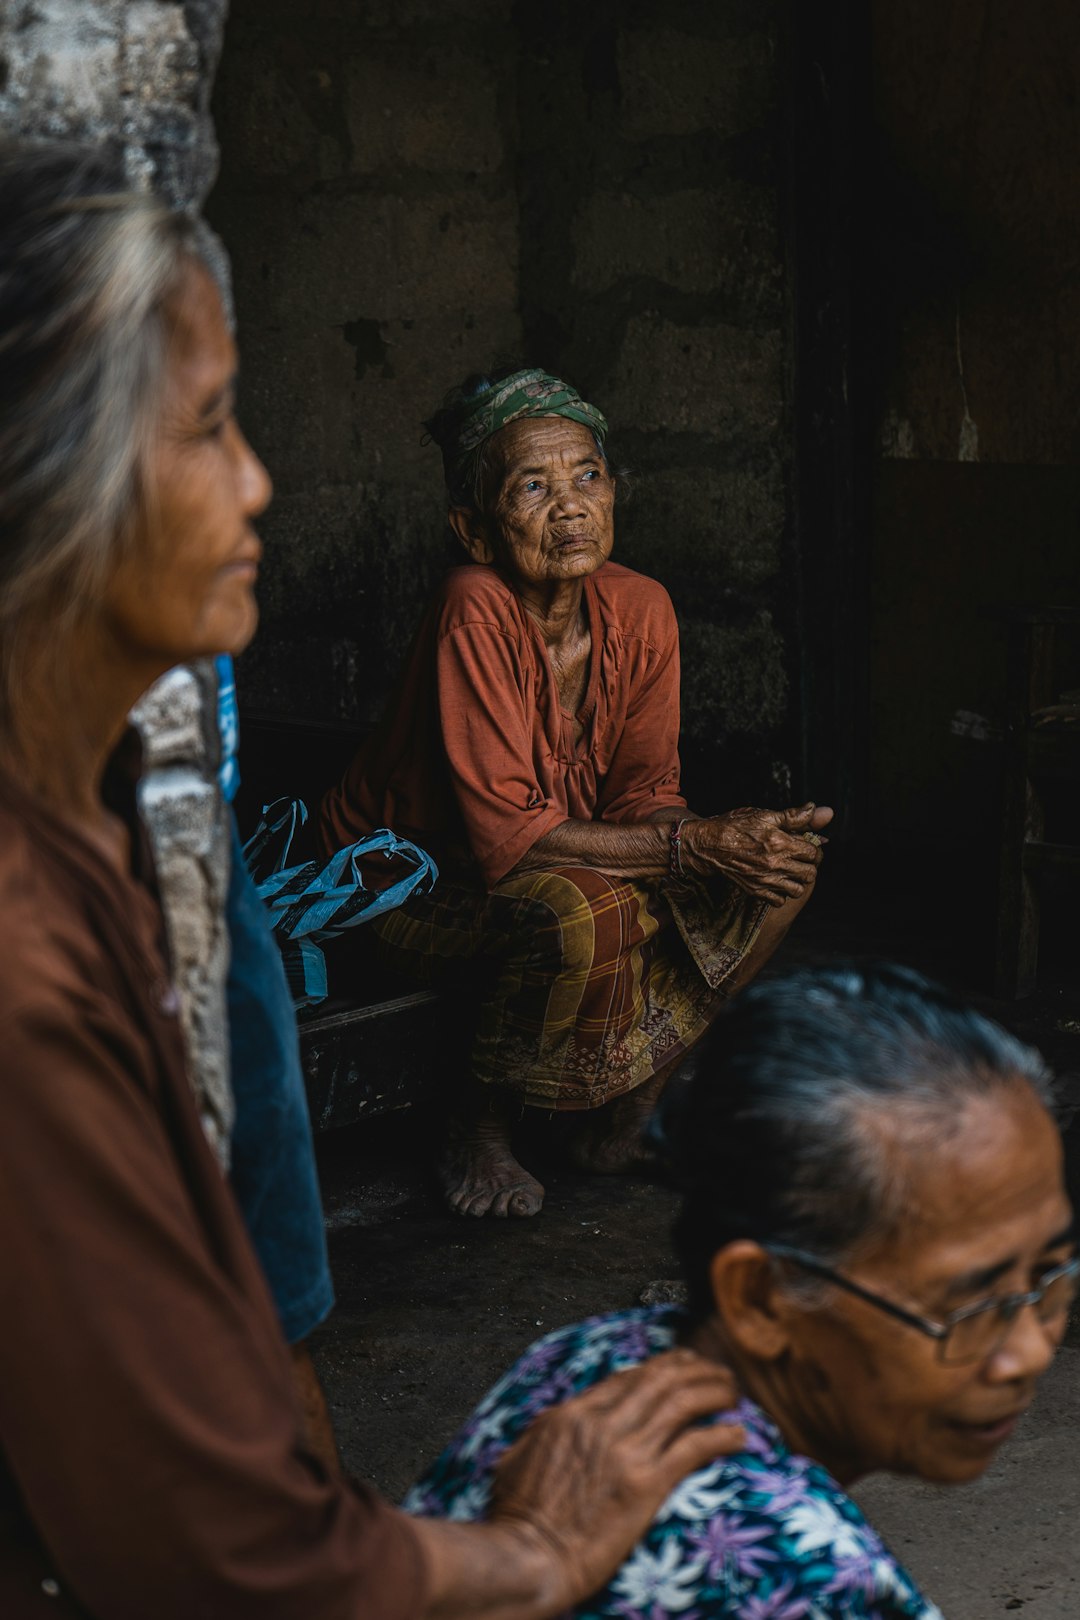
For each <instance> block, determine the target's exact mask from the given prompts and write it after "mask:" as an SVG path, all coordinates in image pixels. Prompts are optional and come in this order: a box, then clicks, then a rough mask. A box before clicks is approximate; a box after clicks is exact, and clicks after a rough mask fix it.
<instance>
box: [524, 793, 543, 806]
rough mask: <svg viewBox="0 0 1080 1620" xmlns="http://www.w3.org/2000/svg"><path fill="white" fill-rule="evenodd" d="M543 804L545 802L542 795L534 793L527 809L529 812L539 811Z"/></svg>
mask: <svg viewBox="0 0 1080 1620" xmlns="http://www.w3.org/2000/svg"><path fill="white" fill-rule="evenodd" d="M543 802H544V800H543V796H542V794H539V793H534V794H533V796H532V798H531V799H530V800H529V802H528V804H527V805H526V809H527V810H539V808H540V806H541V805H542V804H543Z"/></svg>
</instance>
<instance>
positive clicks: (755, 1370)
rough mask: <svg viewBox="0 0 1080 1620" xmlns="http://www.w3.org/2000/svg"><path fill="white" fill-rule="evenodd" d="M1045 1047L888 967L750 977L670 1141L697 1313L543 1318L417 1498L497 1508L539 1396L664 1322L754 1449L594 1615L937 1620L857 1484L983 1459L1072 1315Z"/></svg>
mask: <svg viewBox="0 0 1080 1620" xmlns="http://www.w3.org/2000/svg"><path fill="white" fill-rule="evenodd" d="M1046 1094H1047V1076H1046V1073H1045V1070H1044V1069H1043V1066H1042V1063H1041V1061H1040V1059H1039V1057H1038V1056H1037V1054H1036V1053H1034V1052H1032V1051H1031V1050H1029V1049H1027V1048H1025V1047H1023V1046H1021V1045H1020V1044H1019V1043H1018V1042H1017V1041H1015V1040H1013V1039H1012V1038H1011V1037H1010V1036H1008V1035H1006V1034H1005V1033H1004V1031H1003V1030H1001V1029H999V1028H997V1027H996V1026H995V1025H993V1024H991V1023H989V1022H988V1021H987V1020H986V1019H984V1018H982V1017H981V1016H980V1015H978V1014H977V1013H974V1012H971V1011H969V1010H968V1009H966V1008H964V1007H963V1006H961V1005H960V1004H959V1003H957V1002H956V1001H954V1000H953V999H952V997H950V996H948V995H947V994H946V993H945V992H944V991H941V990H937V989H935V988H934V987H932V986H930V985H927V984H926V983H925V982H924V981H923V980H921V979H919V978H918V977H917V976H916V975H915V974H913V973H910V972H907V971H905V970H904V969H900V968H889V967H879V968H874V969H870V970H868V971H865V972H861V971H856V970H854V969H851V970H835V969H830V970H817V971H804V972H801V973H798V974H795V975H793V976H791V977H789V978H787V979H786V980H776V981H774V982H771V983H767V984H763V985H758V986H755V987H754V988H753V989H751V990H750V991H748V992H747V994H746V995H745V996H743V997H741V998H740V1000H739V1001H738V1002H737V1003H736V1004H735V1005H734V1006H733V1008H732V1009H731V1011H730V1012H729V1013H727V1014H726V1015H725V1017H724V1018H723V1020H722V1021H721V1023H720V1024H719V1026H718V1027H717V1029H716V1032H715V1036H714V1038H713V1043H712V1045H711V1049H710V1050H709V1052H708V1053H707V1055H706V1058H705V1059H704V1060H703V1064H702V1067H701V1069H700V1071H699V1077H698V1078H697V1079H696V1080H695V1081H694V1082H693V1083H692V1084H691V1087H690V1089H689V1093H688V1095H687V1097H686V1099H685V1105H684V1109H683V1117H682V1119H681V1121H680V1122H679V1124H678V1127H677V1129H676V1131H675V1133H674V1143H673V1157H674V1162H675V1167H676V1171H677V1174H678V1176H679V1177H680V1179H681V1181H682V1185H683V1188H684V1204H683V1208H682V1213H681V1215H680V1217H679V1221H678V1225H677V1228H676V1238H677V1243H678V1246H679V1248H680V1250H681V1254H682V1259H683V1262H684V1266H685V1269H686V1275H687V1279H688V1283H689V1302H690V1308H689V1310H688V1311H684V1310H681V1309H674V1308H672V1307H670V1306H662V1307H658V1308H652V1309H639V1310H631V1311H624V1312H621V1313H619V1314H617V1315H613V1316H606V1317H599V1318H594V1319H593V1320H592V1321H589V1322H585V1323H582V1324H580V1325H579V1326H577V1327H571V1328H564V1329H562V1330H561V1331H559V1332H556V1333H552V1334H549V1335H548V1336H547V1337H546V1338H545V1339H542V1340H541V1341H540V1342H539V1343H538V1344H536V1345H534V1346H533V1348H532V1349H531V1350H529V1351H527V1352H526V1354H525V1355H524V1356H523V1358H522V1359H521V1360H520V1361H519V1362H518V1364H517V1366H516V1367H514V1368H513V1370H512V1371H511V1372H510V1373H509V1374H508V1375H507V1376H506V1378H504V1379H503V1380H502V1382H501V1383H500V1384H498V1385H497V1386H496V1388H495V1389H494V1390H493V1391H492V1392H491V1394H490V1395H488V1397H487V1398H486V1400H484V1401H483V1402H482V1404H481V1405H480V1406H479V1408H478V1409H477V1411H476V1413H475V1415H474V1416H473V1417H472V1418H471V1419H470V1421H469V1422H468V1423H467V1424H466V1426H465V1428H464V1429H463V1430H462V1431H461V1433H460V1435H459V1436H458V1438H457V1439H456V1440H454V1442H453V1443H452V1445H451V1446H450V1447H449V1449H448V1450H447V1451H446V1452H445V1453H444V1454H443V1456H442V1457H441V1459H440V1460H439V1462H438V1463H436V1465H435V1467H434V1468H433V1469H432V1471H431V1472H430V1474H428V1476H427V1477H426V1479H425V1480H424V1481H423V1482H422V1483H421V1484H420V1485H419V1486H418V1487H416V1488H415V1489H414V1490H413V1492H412V1493H411V1494H410V1496H409V1497H408V1498H407V1499H406V1504H405V1505H406V1507H408V1508H410V1509H411V1510H412V1511H413V1512H415V1513H420V1514H439V1515H441V1514H449V1515H451V1516H452V1517H454V1518H456V1519H475V1518H482V1517H484V1516H485V1513H486V1510H487V1508H486V1505H487V1500H488V1486H489V1480H490V1471H491V1469H492V1467H493V1466H494V1465H495V1463H496V1462H497V1460H498V1458H499V1457H500V1455H501V1454H502V1452H503V1451H504V1449H505V1448H506V1447H507V1446H509V1445H511V1444H512V1443H513V1441H514V1440H515V1438H516V1437H517V1436H518V1435H519V1434H521V1432H522V1431H523V1430H524V1429H526V1428H527V1427H528V1425H529V1424H530V1423H531V1422H532V1421H533V1420H534V1419H535V1418H536V1416H537V1414H538V1413H540V1412H543V1411H544V1410H545V1409H546V1408H549V1407H554V1406H555V1405H557V1403H559V1402H561V1401H563V1400H565V1399H566V1398H567V1397H568V1396H569V1395H571V1394H573V1393H574V1392H575V1391H577V1390H581V1389H584V1388H586V1387H588V1386H594V1385H597V1384H599V1383H601V1382H602V1380H604V1379H605V1378H607V1377H608V1375H609V1374H611V1373H612V1372H614V1371H615V1370H616V1369H618V1368H626V1367H630V1366H635V1365H638V1364H640V1363H643V1362H645V1361H646V1360H647V1359H648V1358H649V1357H651V1356H654V1355H656V1354H657V1353H658V1352H660V1351H662V1350H663V1349H665V1348H666V1347H668V1346H670V1345H672V1344H675V1343H677V1342H679V1341H682V1342H686V1343H691V1344H694V1345H696V1346H697V1347H698V1348H699V1349H701V1350H702V1351H703V1352H704V1353H705V1354H707V1355H711V1356H714V1357H716V1358H717V1359H718V1360H722V1361H724V1362H727V1363H728V1364H730V1365H731V1366H732V1367H733V1368H734V1369H735V1371H736V1373H737V1374H738V1376H739V1378H740V1380H741V1382H742V1385H743V1388H744V1390H745V1392H746V1399H745V1400H744V1401H743V1402H742V1405H741V1406H740V1407H739V1408H738V1412H737V1415H738V1417H739V1420H740V1421H741V1422H742V1424H743V1427H744V1430H745V1432H746V1436H747V1441H746V1445H745V1449H743V1450H742V1451H740V1452H738V1453H736V1454H735V1455H732V1456H729V1457H725V1458H723V1459H721V1460H719V1461H717V1462H715V1463H712V1464H710V1465H708V1466H707V1467H705V1468H704V1469H701V1470H700V1471H699V1472H698V1473H696V1474H694V1475H692V1476H691V1477H689V1478H688V1479H686V1480H685V1482H684V1483H683V1484H682V1485H681V1486H680V1487H678V1489H677V1490H676V1491H675V1493H674V1494H673V1495H672V1496H671V1497H669V1499H668V1501H667V1502H666V1503H665V1505H664V1507H663V1509H662V1510H661V1512H660V1514H659V1516H658V1517H657V1518H656V1520H655V1521H654V1522H653V1525H652V1528H651V1529H650V1530H649V1532H648V1533H647V1535H646V1536H645V1538H644V1539H643V1540H642V1541H641V1543H640V1544H639V1545H638V1547H637V1549H636V1550H635V1552H634V1553H633V1554H632V1555H631V1557H630V1559H629V1560H628V1561H627V1562H626V1563H625V1564H624V1565H623V1566H622V1568H621V1570H620V1571H619V1573H618V1574H617V1575H616V1576H615V1578H614V1579H613V1580H612V1581H611V1582H610V1583H609V1585H607V1586H606V1587H604V1588H603V1589H602V1590H601V1591H599V1592H597V1593H596V1594H595V1595H594V1596H593V1597H592V1598H590V1599H589V1600H587V1601H586V1602H585V1603H584V1604H583V1605H581V1607H579V1608H578V1609H576V1610H575V1611H574V1612H575V1613H576V1614H578V1615H584V1616H589V1617H593V1620H601V1617H604V1620H607V1617H611V1620H614V1617H615V1616H621V1617H623V1620H626V1617H628V1616H631V1617H644V1616H659V1615H667V1614H684V1613H685V1614H689V1613H693V1614H694V1615H695V1616H697V1617H698V1620H721V1617H723V1616H732V1617H734V1616H739V1617H740V1620H766V1617H771V1620H800V1617H802V1620H809V1617H811V1616H816V1617H817V1620H833V1617H835V1620H839V1617H840V1616H844V1617H848V1620H886V1617H890V1620H892V1617H897V1616H908V1617H916V1616H918V1617H920V1620H930V1617H932V1616H936V1615H938V1611H937V1609H935V1608H934V1606H933V1604H931V1603H929V1602H928V1601H927V1600H926V1599H925V1598H924V1597H922V1596H921V1595H920V1593H919V1591H918V1590H917V1588H916V1586H915V1584H914V1582H913V1581H912V1579H911V1577H910V1576H909V1575H908V1574H906V1573H905V1571H904V1570H903V1569H901V1568H900V1566H899V1565H898V1564H897V1562H896V1561H895V1559H894V1558H893V1557H892V1556H891V1554H890V1553H889V1551H888V1550H887V1548H886V1547H885V1546H884V1545H883V1544H882V1542H881V1541H880V1539H879V1538H878V1536H877V1535H875V1533H874V1531H873V1530H872V1529H871V1528H870V1527H869V1525H868V1524H867V1523H866V1522H865V1520H864V1519H863V1516H862V1514H861V1513H860V1511H859V1509H858V1508H857V1507H856V1506H855V1504H854V1502H852V1500H851V1499H850V1497H849V1496H848V1495H847V1491H848V1488H849V1486H850V1485H851V1484H852V1482H853V1481H855V1480H857V1479H858V1478H859V1477H860V1476H861V1475H864V1474H867V1473H870V1472H871V1471H873V1470H877V1469H888V1470H890V1471H892V1472H894V1473H899V1474H913V1475H917V1476H918V1477H920V1478H922V1479H925V1480H932V1481H935V1482H937V1483H940V1484H959V1483H961V1482H963V1481H967V1480H973V1479H977V1478H978V1476H979V1475H980V1474H981V1473H982V1472H983V1471H984V1469H985V1468H986V1467H987V1466H988V1465H989V1463H990V1462H991V1461H992V1460H993V1458H994V1455H995V1453H996V1452H997V1450H998V1448H999V1447H1000V1446H1001V1445H1002V1444H1003V1443H1004V1442H1005V1441H1006V1440H1008V1438H1009V1437H1010V1435H1011V1434H1012V1432H1013V1430H1014V1429H1015V1427H1016V1425H1017V1422H1018V1420H1019V1419H1020V1418H1021V1417H1022V1415H1023V1413H1024V1411H1025V1410H1026V1408H1027V1407H1028V1406H1029V1405H1030V1403H1031V1401H1032V1398H1033V1396H1034V1394H1035V1386H1036V1384H1037V1382H1038V1379H1039V1377H1040V1376H1041V1374H1042V1373H1044V1372H1045V1371H1046V1369H1047V1367H1048V1366H1049V1364H1050V1361H1051V1359H1052V1357H1053V1355H1054V1352H1055V1350H1056V1348H1057V1346H1058V1344H1059V1343H1060V1341H1061V1338H1062V1335H1063V1334H1064V1331H1065V1326H1066V1321H1067V1317H1068V1312H1069V1307H1070V1305H1071V1303H1072V1301H1073V1298H1074V1296H1075V1294H1076V1288H1077V1271H1078V1268H1080V1261H1077V1260H1076V1259H1075V1258H1074V1255H1073V1237H1072V1211H1071V1209H1070V1207H1069V1202H1068V1199H1067V1197H1066V1194H1065V1189H1064V1185H1063V1182H1062V1153H1061V1143H1060V1139H1059V1136H1058V1132H1057V1129H1056V1127H1055V1125H1054V1122H1053V1120H1052V1119H1051V1118H1050V1115H1049V1114H1048V1112H1047V1109H1046V1105H1045V1099H1046Z"/></svg>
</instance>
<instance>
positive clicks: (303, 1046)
mask: <svg viewBox="0 0 1080 1620" xmlns="http://www.w3.org/2000/svg"><path fill="white" fill-rule="evenodd" d="M362 737H363V731H362V730H361V729H359V728H358V727H356V726H350V725H347V724H344V723H342V722H337V721H322V720H320V721H305V720H294V719H282V718H280V717H278V716H274V715H269V714H265V713H262V712H250V713H249V712H245V713H244V714H243V715H242V716H241V723H240V769H241V785H240V791H239V793H238V794H237V799H236V815H237V820H238V822H239V826H240V832H241V834H242V836H243V837H245V838H246V837H248V836H249V835H250V833H252V832H253V831H254V829H255V826H256V825H257V823H258V819H259V815H260V813H261V810H262V807H263V805H264V804H269V803H271V802H272V801H273V800H274V799H279V798H282V797H284V796H286V795H288V796H289V797H291V798H295V799H303V800H304V803H305V804H306V805H307V807H308V809H309V811H310V812H311V814H312V816H313V817H314V815H315V814H316V811H317V808H318V804H319V800H320V799H321V797H322V795H323V793H324V792H325V791H326V789H327V788H328V787H330V786H332V785H333V783H334V782H336V781H337V780H338V779H339V778H340V777H341V775H342V773H343V772H344V770H345V768H346V766H347V765H348V763H349V760H350V759H351V758H352V755H353V752H354V751H355V749H356V747H357V745H358V744H359V742H360V741H361V739H362ZM308 834H309V837H308V839H305V840H304V841H303V842H302V843H301V844H300V845H299V846H298V847H297V849H296V860H297V861H298V862H299V861H301V860H305V859H307V858H309V857H310V856H311V855H312V854H313V853H314V846H313V840H310V828H309V829H308ZM327 968H328V978H329V986H330V996H329V998H328V999H327V1000H326V1001H324V1002H322V1003H320V1005H319V1006H318V1007H313V1008H310V1009H308V1010H307V1011H304V1012H301V1013H300V1014H299V1016H298V1022H299V1026H300V1053H301V1058H302V1061H303V1066H304V1080H305V1083H306V1085H307V1093H308V1105H309V1107H310V1109H311V1118H312V1123H313V1124H314V1127H315V1129H316V1130H318V1131H327V1130H332V1129H334V1128H336V1127H337V1126H340V1125H353V1124H355V1123H356V1122H357V1121H358V1120H361V1119H368V1118H372V1117H373V1116H375V1115H377V1114H382V1113H387V1112H389V1111H390V1110H392V1109H397V1108H409V1107H412V1106H413V1105H414V1104H416V1103H422V1102H424V1101H427V1100H429V1098H430V1097H431V1095H432V1093H433V1089H434V1087H435V1084H436V1062H435V1055H436V1053H437V1052H438V1050H439V1046H438V1042H439V1034H440V1027H441V1018H440V1006H441V1005H442V1003H441V1001H440V998H439V997H438V996H436V995H434V994H432V993H431V992H429V991H426V990H416V989H415V988H414V987H411V986H408V985H405V984H402V983H400V982H397V981H395V980H393V979H392V978H391V977H390V976H389V975H387V974H386V973H385V971H384V970H383V969H382V968H381V967H380V966H379V965H378V963H377V962H376V961H375V959H374V954H373V952H372V950H371V941H370V938H368V937H366V930H365V929H364V927H363V925H362V924H361V926H360V927H359V928H357V929H355V930H354V931H353V932H352V934H351V935H349V936H348V937H345V938H343V939H342V940H341V941H335V942H333V943H332V944H331V946H330V947H329V948H328V950H327Z"/></svg>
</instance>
